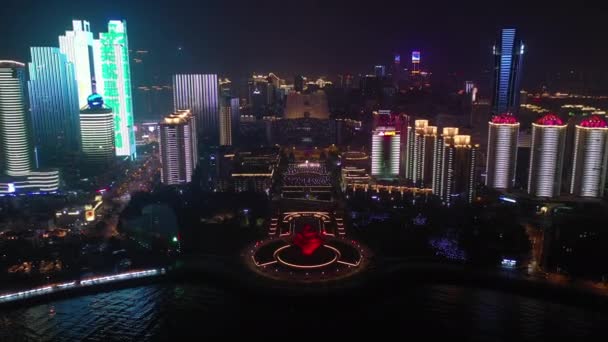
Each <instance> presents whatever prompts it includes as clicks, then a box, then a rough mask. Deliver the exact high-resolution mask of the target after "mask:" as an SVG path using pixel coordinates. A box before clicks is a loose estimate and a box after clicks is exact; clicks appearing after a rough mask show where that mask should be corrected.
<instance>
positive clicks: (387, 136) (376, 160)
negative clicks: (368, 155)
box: [372, 126, 401, 179]
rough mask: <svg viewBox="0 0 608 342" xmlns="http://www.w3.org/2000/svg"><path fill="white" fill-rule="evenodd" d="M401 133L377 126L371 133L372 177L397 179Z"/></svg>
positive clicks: (391, 128) (390, 128)
mask: <svg viewBox="0 0 608 342" xmlns="http://www.w3.org/2000/svg"><path fill="white" fill-rule="evenodd" d="M400 154H401V133H400V132H399V131H397V130H396V129H395V127H386V126H379V127H376V128H375V129H374V130H373V131H372V177H376V178H379V179H396V178H399V164H400V163H401V156H400Z"/></svg>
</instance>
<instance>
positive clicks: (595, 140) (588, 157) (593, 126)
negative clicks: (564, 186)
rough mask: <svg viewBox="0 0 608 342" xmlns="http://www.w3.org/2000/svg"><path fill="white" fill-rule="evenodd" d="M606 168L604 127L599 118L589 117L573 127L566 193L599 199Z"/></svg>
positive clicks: (607, 140) (607, 127)
mask: <svg viewBox="0 0 608 342" xmlns="http://www.w3.org/2000/svg"><path fill="white" fill-rule="evenodd" d="M607 164H608V124H606V120H605V119H604V118H602V117H601V116H599V115H591V116H590V117H587V118H585V119H583V120H582V121H581V122H580V123H579V124H578V125H576V132H575V137H574V157H573V163H572V166H571V167H572V180H571V181H570V193H571V194H573V195H576V196H580V197H602V196H603V195H604V184H605V183H606V168H607ZM566 167H570V165H566Z"/></svg>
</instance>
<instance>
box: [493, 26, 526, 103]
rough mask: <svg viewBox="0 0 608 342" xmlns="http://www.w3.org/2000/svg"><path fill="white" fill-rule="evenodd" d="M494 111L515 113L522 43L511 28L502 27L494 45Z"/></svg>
mask: <svg viewBox="0 0 608 342" xmlns="http://www.w3.org/2000/svg"><path fill="white" fill-rule="evenodd" d="M493 53H494V89H493V96H492V110H493V111H494V113H506V112H510V113H517V111H518V110H519V91H520V82H521V76H522V75H521V67H522V59H523V56H524V44H523V43H522V41H521V40H520V39H519V35H518V34H517V32H516V30H515V29H513V28H507V29H502V30H501V32H500V38H499V41H498V42H497V43H496V44H495V45H494V49H493Z"/></svg>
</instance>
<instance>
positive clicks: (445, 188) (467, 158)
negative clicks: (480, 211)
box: [437, 135, 479, 205]
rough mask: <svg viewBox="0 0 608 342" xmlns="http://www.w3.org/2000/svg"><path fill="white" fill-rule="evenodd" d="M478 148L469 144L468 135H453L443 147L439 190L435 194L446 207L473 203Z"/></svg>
mask: <svg viewBox="0 0 608 342" xmlns="http://www.w3.org/2000/svg"><path fill="white" fill-rule="evenodd" d="M478 147H479V146H478V145H473V144H471V136H470V135H455V136H453V137H452V138H451V139H450V140H449V142H448V143H446V144H445V145H444V148H443V150H444V153H443V160H444V162H443V164H442V168H441V171H440V173H441V190H440V192H439V193H437V194H438V195H440V196H441V199H442V200H443V201H444V202H445V203H447V204H448V205H449V204H452V203H454V202H457V201H461V202H466V203H471V202H473V199H474V197H475V187H476V185H477V177H476V172H475V165H476V162H477V151H478Z"/></svg>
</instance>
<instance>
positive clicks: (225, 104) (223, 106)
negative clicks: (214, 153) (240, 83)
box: [219, 96, 232, 146]
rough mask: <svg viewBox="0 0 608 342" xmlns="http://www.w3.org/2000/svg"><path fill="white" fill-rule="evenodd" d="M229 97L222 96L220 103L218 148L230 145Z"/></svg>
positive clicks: (230, 113)
mask: <svg viewBox="0 0 608 342" xmlns="http://www.w3.org/2000/svg"><path fill="white" fill-rule="evenodd" d="M230 100H231V99H230V97H227V96H224V97H222V99H221V103H220V124H219V129H220V146H231V145H232V110H231V109H230V107H231V105H232V103H231V101H230Z"/></svg>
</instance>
